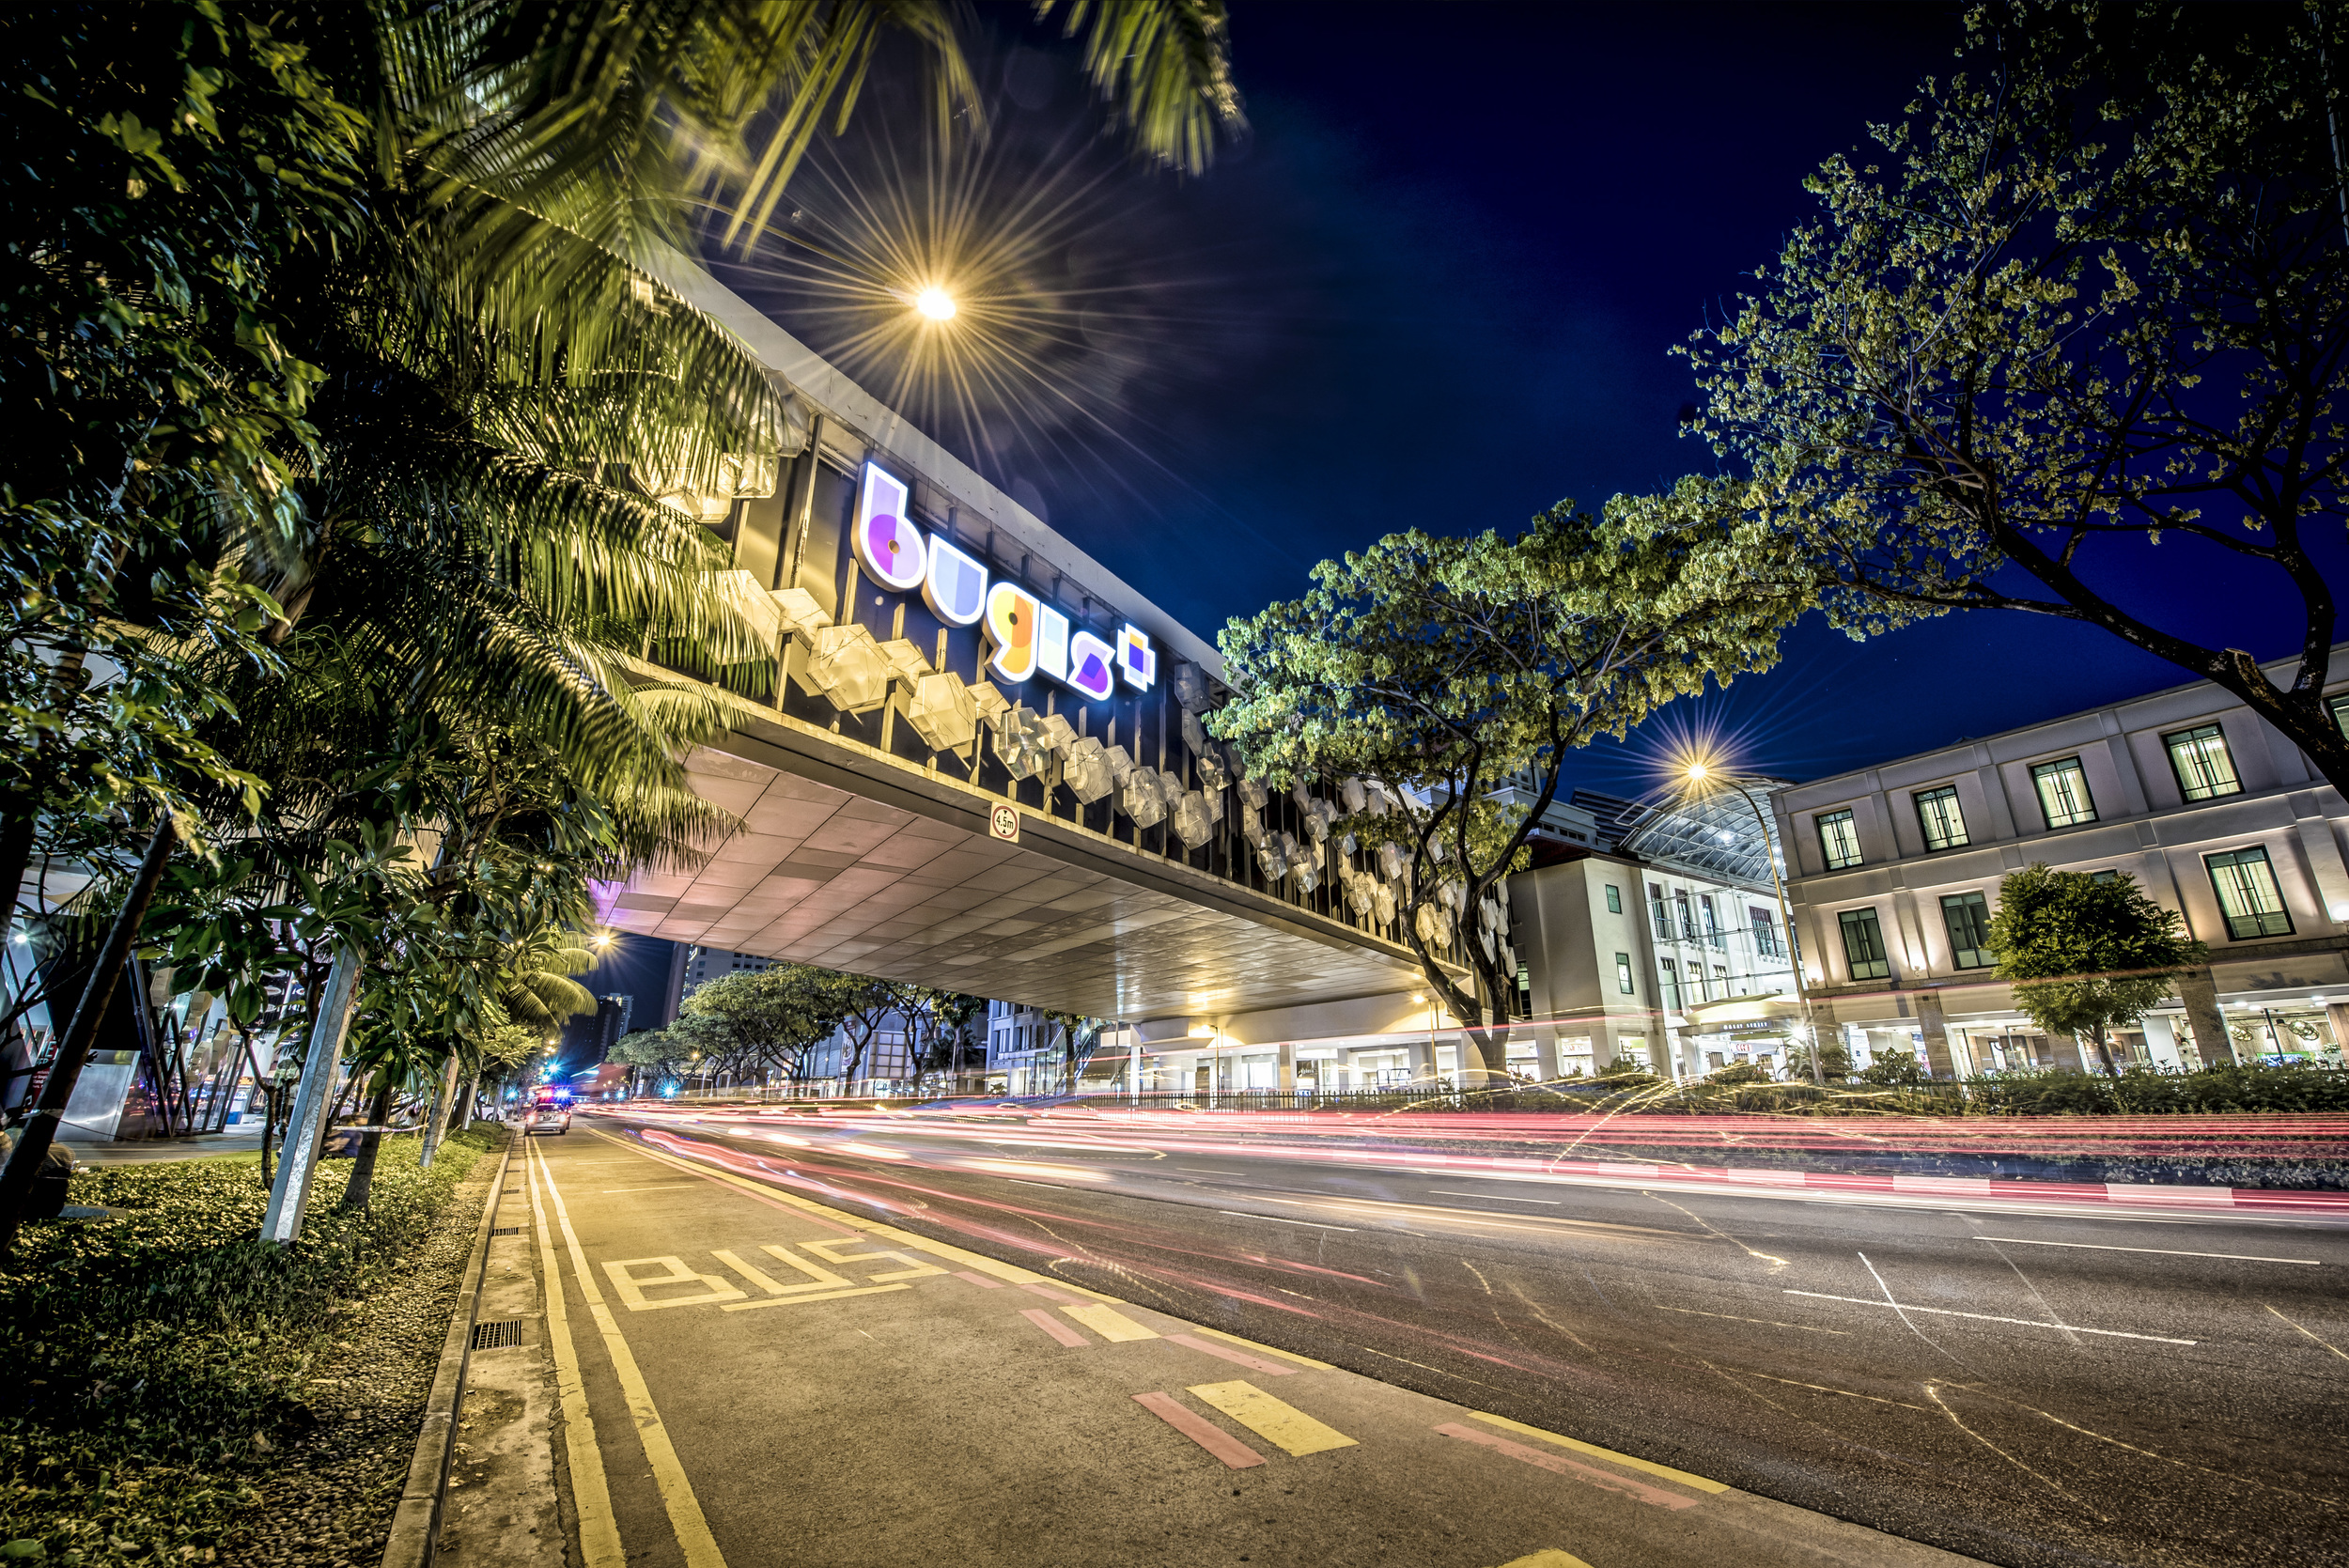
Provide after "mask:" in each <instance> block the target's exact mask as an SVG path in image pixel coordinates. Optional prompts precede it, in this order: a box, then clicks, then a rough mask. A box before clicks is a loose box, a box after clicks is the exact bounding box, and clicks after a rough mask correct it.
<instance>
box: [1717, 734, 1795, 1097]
mask: <svg viewBox="0 0 2349 1568" xmlns="http://www.w3.org/2000/svg"><path fill="white" fill-rule="evenodd" d="M1681 777H1682V779H1683V780H1684V781H1685V782H1686V784H1687V786H1688V789H1689V790H1690V791H1697V790H1703V789H1704V788H1706V787H1707V786H1708V785H1712V784H1719V785H1720V786H1721V787H1723V788H1725V789H1734V790H1735V791H1736V792H1737V795H1738V797H1739V798H1740V799H1742V800H1744V801H1745V803H1746V806H1747V808H1748V809H1749V810H1750V811H1751V812H1752V813H1753V825H1754V826H1755V827H1756V828H1758V829H1760V830H1761V831H1762V858H1763V860H1764V861H1765V862H1766V863H1767V864H1768V865H1769V868H1770V891H1771V892H1772V893H1775V894H1777V895H1778V918H1779V920H1780V922H1781V924H1783V925H1784V926H1785V928H1786V958H1787V962H1788V964H1789V965H1790V966H1791V967H1792V969H1793V970H1794V974H1795V999H1796V1000H1797V1001H1799V1002H1801V1003H1802V1024H1803V1028H1805V1029H1806V1030H1809V1031H1810V1032H1811V1081H1812V1082H1813V1083H1816V1084H1822V1085H1824V1084H1825V1083H1826V1082H1827V1070H1826V1068H1824V1067H1823V1066H1822V1065H1821V1064H1820V1063H1819V1025H1818V1020H1817V1019H1816V1018H1814V1017H1812V1012H1811V988H1810V987H1809V986H1806V985H1804V984H1803V979H1802V955H1801V954H1800V953H1799V952H1797V950H1796V946H1795V911H1794V909H1793V908H1792V907H1791V906H1789V905H1788V904H1787V902H1786V884H1785V883H1784V882H1783V881H1781V879H1780V878H1779V875H1778V854H1777V851H1776V850H1775V849H1773V848H1772V847H1771V838H1770V824H1769V819H1768V818H1767V817H1766V816H1764V815H1762V804H1761V802H1760V801H1758V800H1755V799H1754V798H1753V792H1752V791H1751V790H1750V789H1748V788H1747V787H1746V785H1745V784H1743V783H1742V782H1741V781H1740V780H1738V779H1737V778H1736V776H1735V775H1734V774H1730V773H1722V772H1716V771H1715V770H1714V769H1713V768H1712V767H1711V766H1710V765H1708V764H1706V763H1703V762H1691V763H1689V764H1688V765H1687V766H1686V767H1684V768H1682V769H1681Z"/></svg>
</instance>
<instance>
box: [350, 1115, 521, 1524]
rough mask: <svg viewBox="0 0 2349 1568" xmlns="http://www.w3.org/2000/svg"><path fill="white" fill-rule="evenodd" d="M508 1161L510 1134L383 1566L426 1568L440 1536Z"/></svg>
mask: <svg viewBox="0 0 2349 1568" xmlns="http://www.w3.org/2000/svg"><path fill="white" fill-rule="evenodd" d="M513 1159H514V1144H513V1141H512V1134H511V1133H510V1132H509V1133H508V1134H507V1141H506V1152H505V1153H504V1154H503V1155H501V1156H499V1157H498V1171H497V1176H496V1178H495V1179H494V1180H493V1181H492V1182H491V1183H490V1201H489V1202H488V1203H484V1204H482V1205H481V1224H480V1225H479V1227H478V1228H477V1229H476V1230H475V1231H474V1238H473V1255H472V1256H471V1257H469V1258H467V1259H466V1260H465V1274H464V1281H463V1283H462V1284H460V1285H459V1287H458V1292H457V1308H456V1310H455V1311H454V1312H451V1313H450V1314H449V1320H448V1337H447V1338H446V1339H444V1340H443V1341H442V1342H441V1365H440V1370H439V1371H438V1372H436V1373H434V1374H433V1375H432V1393H431V1396H430V1397H429V1398H428V1399H427V1400H426V1401H425V1405H424V1430H423V1431H421V1432H419V1433H418V1434H417V1435H416V1452H415V1456H414V1457H413V1458H412V1459H411V1460H409V1462H408V1483H407V1485H406V1486H405V1487H404V1488H402V1490H401V1492H400V1495H399V1507H398V1509H397V1511H395V1512H394V1513H393V1514H392V1534H391V1539H390V1540H388V1541H386V1542H385V1543H384V1544H383V1564H382V1568H428V1565H429V1564H430V1563H431V1561H432V1552H433V1548H434V1546H435V1545H436V1544H437V1543H438V1542H439V1540H440V1534H441V1504H442V1501H443V1499H444V1498H446V1497H447V1495H448V1466H449V1460H450V1458H451V1457H452V1455H453V1454H454V1453H455V1452H456V1447H457V1413H458V1410H459V1406H461V1405H463V1404H464V1400H465V1366H466V1363H467V1361H469V1360H470V1359H471V1358H472V1355H473V1323H474V1312H475V1311H476V1310H477V1309H478V1307H479V1305H480V1302H481V1277H482V1272H483V1270H484V1269H486V1268H487V1267H488V1266H489V1262H490V1231H491V1229H493V1228H494V1227H495V1226H496V1224H497V1215H498V1201H499V1199H500V1198H501V1197H503V1196H504V1194H505V1191H506V1171H507V1170H508V1169H509V1168H510V1167H511V1165H512V1164H513Z"/></svg>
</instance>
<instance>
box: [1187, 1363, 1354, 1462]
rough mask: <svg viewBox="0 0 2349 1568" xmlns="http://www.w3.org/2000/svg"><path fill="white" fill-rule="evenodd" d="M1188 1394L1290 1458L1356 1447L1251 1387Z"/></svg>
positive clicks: (1196, 1389)
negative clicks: (1212, 1407)
mask: <svg viewBox="0 0 2349 1568" xmlns="http://www.w3.org/2000/svg"><path fill="white" fill-rule="evenodd" d="M1190 1394H1191V1397H1192V1398H1194V1399H1197V1400H1200V1401H1202V1402H1203V1403H1205V1404H1208V1405H1214V1406H1215V1407H1216V1408H1217V1409H1219V1410H1221V1411H1222V1412H1223V1413H1224V1414H1225V1415H1227V1416H1229V1417H1231V1418H1232V1419H1233V1420H1234V1421H1237V1422H1239V1424H1240V1425H1242V1426H1244V1427H1246V1428H1248V1430H1249V1431H1251V1432H1253V1433H1254V1434H1255V1435H1256V1436H1259V1437H1262V1438H1263V1439H1264V1440H1265V1441H1266V1442H1268V1443H1270V1444H1271V1445H1272V1446H1273V1447H1275V1448H1277V1449H1281V1450H1283V1452H1286V1453H1288V1454H1289V1455H1290V1457H1292V1458H1299V1459H1301V1458H1303V1457H1304V1456H1305V1455H1306V1454H1309V1453H1326V1452H1329V1451H1330V1450H1331V1449H1350V1448H1354V1447H1356V1446H1357V1444H1356V1443H1355V1441H1354V1439H1353V1438H1351V1437H1349V1436H1346V1434H1345V1433H1343V1432H1340V1431H1338V1430H1337V1429H1336V1428H1334V1427H1329V1426H1324V1425H1323V1424H1322V1423H1321V1422H1319V1421H1315V1420H1314V1419H1313V1417H1311V1416H1309V1415H1307V1414H1305V1412H1304V1411H1302V1410H1299V1408H1298V1407H1297V1406H1296V1405H1290V1404H1287V1403H1285V1402H1283V1401H1282V1400H1277V1399H1275V1398H1273V1397H1272V1396H1271V1395H1270V1394H1268V1393H1267V1392H1265V1391H1264V1390H1263V1389H1259V1388H1257V1387H1256V1386H1255V1385H1254V1384H1253V1383H1247V1382H1241V1381H1238V1380H1235V1381H1233V1382H1230V1383H1199V1384H1194V1385H1192V1387H1191V1389H1190Z"/></svg>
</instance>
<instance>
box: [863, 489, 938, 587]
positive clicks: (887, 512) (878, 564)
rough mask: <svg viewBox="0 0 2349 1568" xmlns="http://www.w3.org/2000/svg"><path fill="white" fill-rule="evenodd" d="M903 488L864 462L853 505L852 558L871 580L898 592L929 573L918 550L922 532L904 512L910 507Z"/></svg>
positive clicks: (916, 584)
mask: <svg viewBox="0 0 2349 1568" xmlns="http://www.w3.org/2000/svg"><path fill="white" fill-rule="evenodd" d="M911 499H912V497H911V496H910V495H909V494H908V493H907V491H906V487H905V486H904V485H902V484H900V483H898V482H897V480H895V479H894V478H892V477H891V476H890V475H889V474H885V473H883V472H882V471H881V468H880V465H879V464H878V463H866V464H865V465H864V493H863V495H862V496H861V497H859V499H858V501H857V508H856V558H857V560H858V561H859V562H860V563H862V564H863V567H864V569H865V570H866V571H868V572H870V573H872V574H873V581H874V582H879V583H880V584H881V585H882V586H883V587H888V588H894V589H896V590H897V591H898V592H899V593H901V594H903V593H910V592H911V591H912V590H914V589H916V588H919V587H920V586H922V582H923V579H925V578H926V577H927V576H928V575H929V557H928V554H927V552H926V551H924V550H923V549H922V532H921V530H920V529H918V528H916V527H914V526H913V520H912V519H911V518H910V517H908V516H907V515H906V514H907V513H908V512H910V511H911V510H912V507H911V506H910V505H907V503H908V502H910V500H911Z"/></svg>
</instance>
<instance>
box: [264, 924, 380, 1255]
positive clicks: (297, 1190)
mask: <svg viewBox="0 0 2349 1568" xmlns="http://www.w3.org/2000/svg"><path fill="white" fill-rule="evenodd" d="M365 962H366V960H365V956H364V955H363V954H362V952H361V950H360V949H359V948H358V947H356V946H353V945H346V946H344V947H343V949H342V951H341V953H340V954H339V955H337V956H336V957H335V960H334V967H333V968H332V969H330V970H328V971H327V976H326V989H325V994H324V995H323V996H319V1002H318V1005H317V1006H316V1007H315V1008H313V1009H312V1019H311V1024H310V1044H309V1046H308V1048H306V1049H305V1050H304V1052H303V1059H302V1079H301V1081H300V1083H299V1084H297V1085H296V1087H295V1090H294V1096H293V1106H292V1108H291V1109H290V1110H288V1112H287V1115H286V1141H285V1151H286V1152H285V1155H284V1157H281V1158H280V1159H279V1160H278V1162H277V1174H276V1176H275V1177H273V1178H272V1181H271V1183H270V1189H269V1208H268V1211H267V1212H266V1213H265V1214H264V1215H263V1216H262V1219H261V1239H262V1240H264V1241H275V1242H291V1241H293V1240H294V1239H295V1238H297V1237H298V1236H300V1235H301V1234H302V1221H303V1217H304V1216H305V1215H306V1214H307V1213H308V1212H309V1207H310V1183H311V1181H312V1180H313V1179H314V1178H315V1177H316V1176H317V1174H318V1157H319V1143H320V1142H321V1141H323V1140H324V1138H325V1135H326V1111H327V1102H328V1100H329V1099H330V1098H331V1097H332V1096H333V1095H334V1075H335V1072H336V1070H337V1069H338V1067H339V1066H340V1064H341V1062H342V1050H343V1035H344V1034H345V1032H347V1031H348V1030H349V1029H350V1009H351V1005H352V1003H353V1002H354V1001H357V999H358V994H359V971H360V970H361V969H362V968H363V967H364V965H365ZM311 994H312V995H318V993H316V992H313V993H311Z"/></svg>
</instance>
